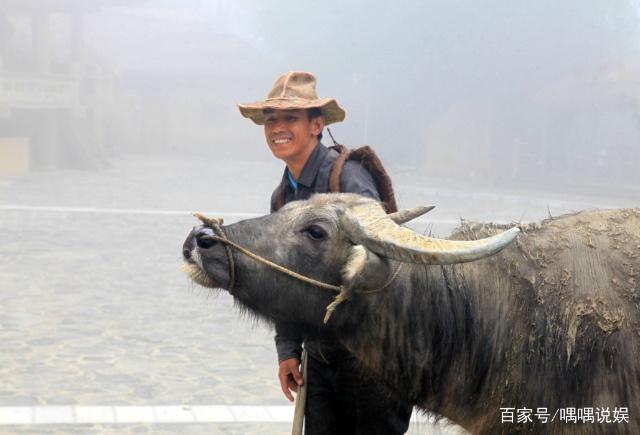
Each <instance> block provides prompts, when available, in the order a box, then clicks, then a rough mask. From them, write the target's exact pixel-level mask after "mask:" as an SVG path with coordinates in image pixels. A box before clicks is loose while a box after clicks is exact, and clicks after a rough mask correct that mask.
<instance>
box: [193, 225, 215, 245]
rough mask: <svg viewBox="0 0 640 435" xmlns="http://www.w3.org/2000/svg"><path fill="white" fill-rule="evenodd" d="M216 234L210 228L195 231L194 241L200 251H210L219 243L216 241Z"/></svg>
mask: <svg viewBox="0 0 640 435" xmlns="http://www.w3.org/2000/svg"><path fill="white" fill-rule="evenodd" d="M214 236H215V233H214V232H213V230H212V229H211V228H209V227H200V228H197V229H196V230H195V234H194V240H195V244H196V246H197V247H198V248H200V249H210V248H212V247H213V246H214V245H215V244H216V243H218V241H217V240H216V239H214V238H213V237H214Z"/></svg>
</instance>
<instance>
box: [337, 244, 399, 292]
mask: <svg viewBox="0 0 640 435" xmlns="http://www.w3.org/2000/svg"><path fill="white" fill-rule="evenodd" d="M387 266H388V264H387V262H386V261H385V260H383V259H382V258H380V257H379V256H378V255H376V254H374V253H373V252H371V251H369V250H368V249H367V248H365V247H364V246H362V245H354V246H352V247H351V248H350V250H349V257H348V259H347V263H346V264H345V265H344V267H343V268H342V285H343V286H345V287H346V288H348V289H353V288H358V289H361V290H366V289H368V288H372V287H375V286H376V285H379V284H380V282H379V281H380V280H381V279H382V280H383V279H384V273H385V271H386V270H387V268H388V267H387ZM379 275H380V276H379Z"/></svg>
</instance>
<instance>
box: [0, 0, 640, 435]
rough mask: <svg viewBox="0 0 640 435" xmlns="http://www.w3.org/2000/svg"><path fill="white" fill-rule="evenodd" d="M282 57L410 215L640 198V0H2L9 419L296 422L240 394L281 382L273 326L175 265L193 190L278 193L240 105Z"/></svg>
mask: <svg viewBox="0 0 640 435" xmlns="http://www.w3.org/2000/svg"><path fill="white" fill-rule="evenodd" d="M290 70H306V71H311V72H313V73H314V74H315V75H316V77H317V79H318V94H319V96H320V97H335V98H336V99H337V100H338V101H339V102H340V104H341V105H342V106H344V107H345V108H346V109H347V118H346V120H345V122H343V123H339V124H335V125H332V126H331V131H332V132H333V135H334V136H335V137H336V139H337V141H339V142H341V143H343V144H345V145H347V146H349V147H352V148H353V147H358V146H361V145H364V144H368V145H371V146H372V147H373V148H374V149H375V150H376V151H377V152H378V153H379V155H380V156H381V158H382V160H383V162H384V163H385V165H386V167H387V169H388V170H389V172H390V174H391V176H392V178H393V180H394V186H395V190H396V197H397V198H398V202H399V206H400V207H410V206H415V205H420V204H434V205H437V208H436V209H435V210H434V211H433V212H431V213H429V214H428V215H427V216H425V217H424V218H421V219H418V221H417V222H416V223H414V224H413V227H414V228H415V229H416V230H418V231H421V232H434V233H435V234H437V235H446V234H448V232H449V231H450V230H451V229H452V228H453V227H454V226H455V225H456V224H457V223H458V222H459V219H460V217H465V218H470V219H475V220H493V221H497V222H502V223H509V222H519V221H531V220H538V219H542V218H545V217H548V216H549V215H553V216H557V215H559V214H562V213H566V212H570V211H576V210H583V209H592V208H610V207H638V206H639V205H640V0H616V1H609V2H604V1H600V0H563V1H557V0H537V1H535V2H532V1H520V0H508V1H507V0H501V1H498V0H483V1H478V0H446V1H445V0H428V1H405V2H380V3H378V2H370V1H369V2H365V1H362V0H356V1H352V2H337V1H328V2H321V3H320V2H305V1H299V0H297V1H293V0H282V1H275V0H264V1H248V0H236V1H231V0H229V1H227V0H218V1H216V0H0V433H12V434H14V433H33V432H34V431H35V429H34V427H33V426H32V424H35V423H34V422H37V423H38V424H39V426H38V433H65V434H66V433H138V432H148V433H181V434H183V433H211V432H214V433H225V434H227V433H228V434H231V433H243V434H276V433H278V434H281V433H282V434H284V433H289V432H290V426H289V423H288V420H287V419H288V418H289V417H288V415H289V414H286V412H285V414H284V417H282V418H280V419H278V417H274V414H273V413H272V411H273V410H270V411H268V412H267V410H265V409H262V408H260V410H258V411H260V412H263V415H262V416H258V417H256V415H255V414H251V415H249V414H247V413H249V411H248V408H242V407H243V406H245V407H246V406H248V407H252V406H253V407H255V406H276V407H281V406H282V407H284V406H287V405H288V402H286V401H285V399H284V398H283V396H282V394H281V392H280V387H279V384H278V381H277V379H276V369H277V366H276V357H275V349H274V345H273V338H272V335H273V333H272V331H271V330H270V329H269V327H268V326H267V325H262V324H256V323H255V322H251V321H250V320H251V319H246V318H245V319H241V318H239V317H240V316H239V314H238V310H237V309H236V308H235V307H234V306H233V302H232V300H231V297H230V296H229V295H227V294H226V293H215V292H210V291H208V290H204V289H202V288H200V287H197V286H194V285H193V284H192V283H190V282H189V280H188V279H187V278H186V276H184V275H183V274H182V273H181V271H180V263H181V245H182V242H183V240H184V238H185V237H186V235H187V233H188V232H189V230H190V229H191V227H192V226H193V225H195V224H196V221H195V219H194V218H193V217H192V216H191V215H190V212H192V211H205V212H208V213H210V214H215V215H219V216H223V217H224V218H225V222H226V223H231V222H233V221H235V220H238V219H243V218H247V217H251V216H256V215H260V214H264V213H266V212H267V211H268V209H269V197H270V194H271V191H272V190H273V188H274V187H275V186H276V185H277V184H278V183H279V181H280V178H281V175H282V170H283V163H282V162H280V161H278V160H276V159H274V158H273V156H272V155H271V153H270V151H269V150H268V147H267V146H266V143H265V140H264V136H263V131H262V128H261V127H259V126H256V125H254V124H253V123H252V122H251V121H249V120H247V119H245V118H243V117H242V116H241V115H240V113H239V111H238V109H237V106H236V104H237V103H247V102H253V101H258V100H262V99H264V98H265V97H266V94H267V92H268V90H269V89H270V88H271V86H272V85H273V83H274V81H275V80H276V78H277V77H278V76H279V75H281V74H283V73H285V72H287V71H290ZM323 142H324V143H325V145H332V143H331V139H330V137H329V135H328V134H326V132H325V135H324V139H323ZM247 320H249V321H247ZM85 405H92V406H98V407H100V406H106V407H108V408H100V412H103V411H104V412H106V413H107V414H104V415H103V414H99V416H98V417H96V416H95V415H98V414H91V415H89V416H87V415H85V417H86V418H85V420H83V421H84V423H81V422H78V421H76V420H73V418H75V419H80V417H79V416H81V414H82V413H81V412H80V411H82V409H80V408H73V409H74V411H73V412H72V411H71V408H68V407H69V406H76V407H78V406H85ZM168 405H172V406H173V405H176V407H177V408H175V409H174V408H172V410H168V408H163V411H161V410H159V409H156V408H154V411H153V415H155V416H156V417H157V418H158V419H159V420H157V421H155V423H150V422H153V421H154V420H153V419H152V418H151V417H149V418H151V419H150V420H149V419H146V420H145V418H146V417H145V418H141V417H139V415H140V414H136V413H142V412H143V411H145V410H146V411H145V412H147V411H148V412H151V408H148V409H147V408H144V407H158V406H160V407H162V406H165V407H166V406H168ZM200 405H216V406H218V405H220V406H225V407H228V408H224V409H225V410H226V411H225V412H228V415H229V417H228V421H227V420H224V421H223V422H220V421H217V420H215V419H213V420H212V419H209V420H207V419H206V417H203V418H204V420H198V418H200V417H201V416H202V415H201V414H198V413H199V412H200V413H203V412H205V411H207V410H206V409H205V410H203V409H201V408H197V407H198V406H200ZM507 405H508V406H520V405H522V404H507ZM56 406H57V407H58V408H55V409H52V408H49V407H56ZM117 406H123V407H127V406H129V407H140V408H136V409H133V408H126V409H125V408H122V409H116V408H112V407H117ZM43 407H44V408H43ZM142 408H144V409H142ZM207 409H208V408H207ZM252 409H253V408H252ZM274 409H275V408H274ZM277 409H280V408H277ZM287 409H289V408H287ZM84 411H87V410H86V409H85V410H84ZM84 411H83V412H84ZM209 411H211V409H208V411H207V412H209ZM258 411H256V409H253V410H252V411H251V412H258ZM92 412H98V411H96V409H93V411H92ZM123 412H128V413H129V414H126V415H127V416H129V417H130V418H129V417H127V418H129V420H127V418H125V417H123V415H124V414H121V413H123ZM274 412H275V411H274ZM278 412H279V411H278ZM287 412H289V411H287ZM65 413H67V414H65ZM172 413H173V414H172ZM185 413H186V414H188V415H186V414H185ZM269 413H271V414H269ZM205 414H206V413H205ZM105 415H106V416H105ZM136 415H137V416H138V417H136ZM194 415H195V417H194ZM109 416H110V417H109ZM131 416H133V417H131ZM265 416H266V417H265ZM269 416H270V417H269ZM110 418H111V420H109V419H110ZM189 418H190V419H191V420H189ZM193 418H196V420H197V421H200V423H197V422H194V420H193ZM65 419H67V420H65ZM163 419H164V420H163ZM172 419H173V420H172ZM185 419H186V420H185ZM234 419H235V420H234ZM252 419H253V420H252ZM72 420H73V422H74V425H71V424H67V423H70V422H71V421H72ZM56 421H57V422H61V421H64V422H65V425H62V426H60V425H56V424H50V425H48V423H47V422H49V423H51V422H56ZM113 421H117V422H118V425H115V426H114V425H112V424H111V423H112V422H113ZM216 421H217V422H216ZM100 422H102V424H100ZM126 422H128V423H126ZM162 422H164V424H163V423H162ZM178 422H180V423H178ZM202 422H205V423H202ZM411 433H432V434H440V433H443V432H442V430H441V428H439V427H437V426H430V425H428V424H425V425H423V426H420V425H417V426H416V425H413V426H412V432H411Z"/></svg>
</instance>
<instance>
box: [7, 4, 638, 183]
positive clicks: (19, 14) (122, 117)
mask: <svg viewBox="0 0 640 435" xmlns="http://www.w3.org/2000/svg"><path fill="white" fill-rule="evenodd" d="M639 16H640V2H638V1H637V0H621V1H615V2H601V1H598V0H586V1H584V0H566V1H562V2H557V1H553V0H541V1H536V2H526V1H509V2H506V1H497V0H488V1H482V2H478V1H473V0H457V1H414V2H402V4H395V3H383V4H376V3H372V2H365V1H354V2H346V3H338V2H326V3H323V4H322V5H319V4H313V3H310V2H300V1H263V2H251V1H222V0H221V1H214V0H206V1H205V0H180V1H178V0H154V1H144V0H131V1H124V0H120V1H119V0H93V1H73V0H4V1H3V2H2V5H1V6H0V59H2V61H1V62H0V65H1V66H0V68H1V69H0V71H1V74H2V75H1V79H2V84H3V86H2V91H0V92H2V93H1V94H0V97H1V98H0V119H1V121H0V140H2V141H3V142H4V147H5V148H6V147H7V145H6V143H7V142H15V141H19V142H23V144H26V146H27V148H28V150H29V162H28V169H33V170H39V169H55V168H80V169H96V168H100V167H105V166H108V165H109V162H110V159H112V158H113V157H114V156H119V155H122V154H127V153H144V154H156V153H159V154H167V153H169V154H171V153H173V154H179V155H181V156H189V155H193V156H195V155H200V156H203V155H216V156H220V155H224V156H232V157H238V156H240V157H246V156H247V155H250V156H252V158H258V159H264V160H265V161H269V160H270V159H271V157H270V155H269V153H268V150H267V148H266V147H265V146H264V143H263V142H264V140H263V139H262V135H261V134H262V133H261V130H260V128H259V127H256V126H253V125H252V124H250V122H249V121H247V120H245V119H243V118H241V117H240V116H239V114H238V111H237V108H236V103H238V102H249V101H256V100H258V99H262V98H264V97H265V96H266V93H267V91H268V89H269V88H270V87H271V85H272V83H273V82H274V81H275V78H276V77H277V76H278V75H280V74H282V73H284V72H286V71H289V70H309V71H312V72H314V73H315V74H316V76H317V77H318V92H319V94H320V95H321V96H334V97H336V98H338V100H339V101H340V102H341V103H342V104H343V106H345V107H346V108H347V111H348V116H347V119H346V121H345V122H344V123H342V124H338V125H336V126H334V127H333V128H332V130H333V132H334V134H335V135H336V138H337V140H338V141H339V142H342V143H345V144H347V145H349V146H352V147H354V146H358V145H361V144H370V145H372V146H374V147H375V149H376V150H378V151H379V153H380V154H381V155H382V158H383V160H384V161H385V162H387V163H388V164H389V165H397V166H401V167H406V169H408V170H414V171H418V172H420V173H422V174H427V175H434V176H438V177H453V178H459V179H462V180H465V181H471V182H473V183H474V184H477V183H481V184H489V185H492V184H496V183H509V184H511V185H519V184H525V183H526V184H533V185H541V186H554V187H564V186H568V187H571V186H594V185H595V186H602V185H606V186H608V187H617V186H619V187H623V186H624V187H628V186H634V185H637V184H638V182H639V181H640V178H639V177H640V171H638V167H639V166H640V152H639V151H638V150H639V146H640V145H639V144H640V57H639V50H640V20H639ZM327 139H328V138H327ZM327 139H325V142H326V141H327ZM5 152H7V151H5ZM8 152H9V153H10V151H8ZM3 157H5V156H3ZM5 158H7V157H5ZM5 166H6V165H5Z"/></svg>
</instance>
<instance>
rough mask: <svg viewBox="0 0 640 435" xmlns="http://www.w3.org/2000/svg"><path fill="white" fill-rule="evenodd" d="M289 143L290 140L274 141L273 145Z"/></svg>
mask: <svg viewBox="0 0 640 435" xmlns="http://www.w3.org/2000/svg"><path fill="white" fill-rule="evenodd" d="M287 142H289V139H274V140H273V143H276V144H281V143H287Z"/></svg>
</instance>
